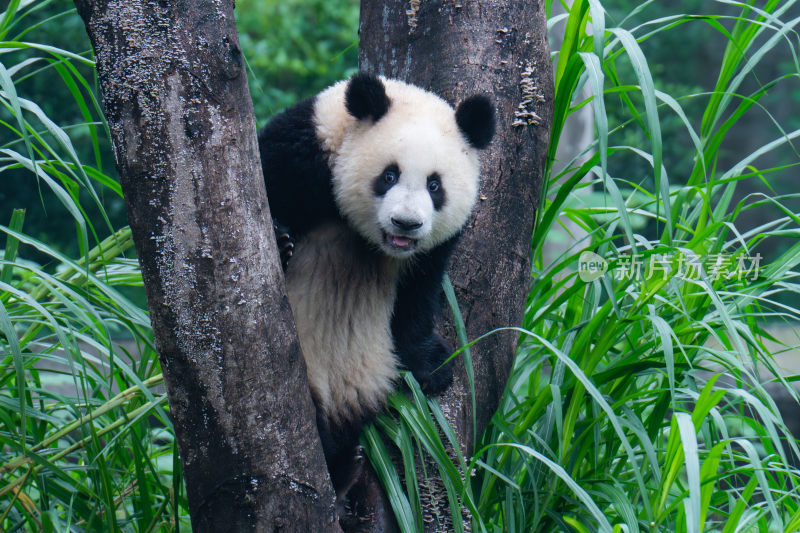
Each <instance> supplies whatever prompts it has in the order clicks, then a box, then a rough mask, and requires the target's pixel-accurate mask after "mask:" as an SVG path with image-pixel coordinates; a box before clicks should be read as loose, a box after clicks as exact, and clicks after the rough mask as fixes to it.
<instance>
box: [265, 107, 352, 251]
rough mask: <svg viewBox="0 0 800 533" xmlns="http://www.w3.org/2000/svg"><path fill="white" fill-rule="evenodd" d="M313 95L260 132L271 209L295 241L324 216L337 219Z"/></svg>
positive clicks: (322, 219) (276, 117)
mask: <svg viewBox="0 0 800 533" xmlns="http://www.w3.org/2000/svg"><path fill="white" fill-rule="evenodd" d="M314 100H315V99H314V98H310V99H308V100H305V101H303V102H300V103H299V104H297V105H296V106H294V107H291V108H289V109H287V110H286V111H284V112H283V113H280V114H279V115H276V116H275V117H274V118H273V119H272V120H271V121H270V122H269V124H267V125H266V127H265V128H264V129H262V130H261V132H260V133H259V135H258V146H259V149H260V151H261V167H262V169H263V171H264V181H265V182H266V185H267V197H268V198H269V210H270V212H271V214H272V218H273V219H275V221H276V223H277V224H280V225H282V226H284V227H288V233H289V234H290V235H291V237H292V238H294V239H295V240H299V239H300V237H302V236H303V235H305V234H306V233H308V231H309V230H311V229H313V228H314V227H315V226H317V225H319V224H320V223H322V222H324V221H326V220H336V219H339V218H341V217H340V215H339V211H338V210H337V209H336V204H335V202H334V199H333V185H332V183H331V171H330V168H328V161H327V158H326V157H325V154H324V153H323V151H322V147H321V146H320V143H319V140H318V139H317V134H316V131H315V129H314V122H313V117H314Z"/></svg>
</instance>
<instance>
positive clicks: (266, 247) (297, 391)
mask: <svg viewBox="0 0 800 533" xmlns="http://www.w3.org/2000/svg"><path fill="white" fill-rule="evenodd" d="M75 5H76V6H77V8H78V11H79V13H80V15H81V17H82V18H83V20H84V22H85V23H86V28H87V30H88V33H89V36H90V38H91V40H92V44H93V46H94V50H95V54H96V58H97V71H98V74H99V79H100V86H101V89H102V93H103V99H104V108H105V115H106V118H107V120H108V124H109V127H110V130H111V137H112V142H113V146H114V154H115V157H116V162H117V169H118V171H119V175H120V181H121V183H122V187H123V191H124V193H125V198H126V202H127V206H128V214H129V218H130V224H131V229H132V231H133V237H134V241H135V243H136V250H137V252H138V256H139V260H140V263H141V266H142V276H143V279H144V284H145V289H146V292H147V299H148V307H149V310H150V318H151V321H152V324H153V332H154V335H155V341H156V346H157V348H158V352H159V357H160V360H161V366H162V369H163V371H164V375H165V380H166V383H167V391H168V395H169V404H170V414H171V417H172V420H173V423H174V426H175V431H176V435H177V439H178V447H179V450H180V456H181V461H182V464H183V471H184V473H185V479H186V488H187V493H188V500H189V510H190V513H191V518H192V525H193V528H194V530H195V531H214V532H217V531H225V532H237V531H247V532H251V531H269V532H273V531H336V530H338V529H339V528H338V525H337V523H336V517H335V510H334V506H333V501H334V496H333V491H332V488H331V486H330V481H329V479H328V474H327V469H326V468H325V460H324V458H323V455H322V448H321V445H320V441H319V436H318V434H317V430H316V424H315V415H314V406H313V404H312V401H311V396H310V394H309V392H308V391H309V388H308V382H307V378H306V373H305V364H304V361H303V357H302V354H301V352H300V345H299V343H298V340H297V333H296V331H295V327H294V321H293V318H292V314H291V311H290V308H289V305H288V301H287V299H286V296H285V292H284V285H283V276H282V273H281V268H280V263H279V259H278V256H277V251H276V246H275V239H274V234H273V231H272V226H271V222H270V221H271V218H270V215H269V208H268V205H267V199H266V193H265V188H264V182H263V178H262V174H261V166H260V163H259V155H258V145H257V141H256V129H255V123H254V120H253V106H252V102H251V100H250V96H249V93H248V89H247V77H246V76H245V72H244V64H243V61H242V57H241V52H240V49H239V41H238V36H237V31H236V25H235V22H234V18H233V2H231V1H227V2H218V1H211V0H181V1H178V2H166V1H163V0H96V1H91V0H75Z"/></svg>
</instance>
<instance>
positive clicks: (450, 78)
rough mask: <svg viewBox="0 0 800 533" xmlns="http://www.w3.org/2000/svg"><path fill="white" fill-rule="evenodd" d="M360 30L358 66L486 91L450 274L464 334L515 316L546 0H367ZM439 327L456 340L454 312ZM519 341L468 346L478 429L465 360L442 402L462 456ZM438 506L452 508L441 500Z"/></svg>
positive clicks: (454, 96) (540, 91) (534, 181)
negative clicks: (488, 120)
mask: <svg viewBox="0 0 800 533" xmlns="http://www.w3.org/2000/svg"><path fill="white" fill-rule="evenodd" d="M359 36H360V42H359V66H360V68H361V70H366V71H369V72H374V73H378V74H383V75H385V76H388V77H393V78H400V79H402V80H405V81H408V82H411V83H414V84H416V85H419V86H421V87H424V88H427V89H429V90H432V91H433V92H435V93H437V94H439V95H441V96H443V97H444V98H445V99H446V100H448V101H450V102H451V103H453V104H456V103H457V102H459V101H461V100H463V99H464V98H465V97H467V96H469V95H471V94H474V93H477V92H482V93H486V94H489V95H492V96H493V98H494V102H495V104H496V109H497V119H498V129H497V135H496V137H495V139H494V141H493V142H492V144H491V146H490V148H489V149H488V151H486V152H485V153H484V154H483V157H482V168H483V174H482V185H481V193H480V194H481V195H480V201H479V204H478V206H477V209H476V212H475V214H474V216H473V217H472V219H471V220H470V222H469V224H468V226H467V228H466V231H465V233H464V236H463V238H462V239H461V242H460V244H459V247H458V249H457V250H456V252H455V254H454V257H453V260H452V262H451V265H450V268H449V275H450V279H451V281H452V283H453V286H454V287H455V291H456V296H457V299H458V303H459V306H460V309H461V312H462V314H463V316H464V321H465V323H466V326H467V334H468V337H469V338H470V339H474V338H476V337H478V336H480V335H482V334H484V333H486V332H488V331H491V330H492V329H494V328H498V327H502V326H515V325H518V324H520V322H521V320H522V316H523V312H524V307H525V295H526V294H527V289H528V283H529V280H530V260H529V258H530V253H529V249H530V238H531V234H532V229H533V222H534V215H535V209H536V206H537V205H538V200H539V192H540V188H541V180H542V173H543V169H544V162H545V156H546V152H547V143H548V141H549V136H550V125H551V122H552V102H553V80H552V70H551V65H550V57H549V48H548V45H547V32H546V26H545V15H544V2H543V1H542V0H526V1H524V2H516V1H508V0H481V1H475V0H448V1H433V0H429V1H425V2H420V1H410V2H399V1H397V0H362V2H361V25H360V31H359ZM444 328H445V331H447V332H448V333H449V337H450V340H451V341H453V342H454V344H456V342H455V335H454V329H453V327H452V323H451V322H450V321H449V320H445V324H444ZM516 342H517V335H516V334H513V333H503V334H496V335H493V336H491V337H489V338H488V339H486V340H484V341H482V342H481V343H480V344H478V345H476V346H475V347H474V348H473V349H472V358H473V363H474V374H475V389H476V412H475V421H476V426H475V427H473V423H472V421H473V413H472V400H471V397H470V389H469V382H468V379H467V376H466V373H465V371H464V367H463V364H458V365H457V369H456V379H455V382H454V385H453V386H452V387H451V389H450V390H449V391H448V392H447V393H446V394H445V395H443V396H442V398H440V402H441V404H442V407H443V409H444V412H445V414H446V415H447V417H448V419H449V421H450V423H451V424H452V425H453V427H454V428H455V430H456V433H457V435H458V437H459V442H460V443H461V445H462V447H463V450H462V451H464V452H465V453H466V454H467V455H468V456H469V454H470V453H471V452H472V450H473V447H474V445H475V442H474V438H473V435H477V436H478V437H480V435H481V433H482V432H483V431H484V429H485V428H486V426H487V424H488V423H489V420H490V418H491V417H492V415H493V413H494V412H495V410H496V409H497V406H498V401H499V399H500V396H501V394H502V392H503V389H504V387H505V384H506V380H507V379H508V375H509V372H510V369H511V365H512V361H513V356H514V352H515V349H516ZM428 472H431V470H430V469H429V470H428ZM441 492H442V494H438V495H436V494H434V495H432V499H433V500H434V501H433V502H429V503H430V504H431V505H433V506H437V507H438V506H439V505H440V503H439V502H442V503H444V504H445V505H446V501H447V500H446V496H445V495H444V494H443V489H442V491H441ZM440 510H441V511H443V512H442V514H443V515H445V516H446V515H447V513H448V510H447V509H446V508H445V509H440ZM431 524H432V525H431V528H434V527H437V526H435V525H433V524H435V521H433V522H431ZM446 526H447V524H439V526H438V527H444V528H446ZM377 530H378V529H376V528H373V531H377Z"/></svg>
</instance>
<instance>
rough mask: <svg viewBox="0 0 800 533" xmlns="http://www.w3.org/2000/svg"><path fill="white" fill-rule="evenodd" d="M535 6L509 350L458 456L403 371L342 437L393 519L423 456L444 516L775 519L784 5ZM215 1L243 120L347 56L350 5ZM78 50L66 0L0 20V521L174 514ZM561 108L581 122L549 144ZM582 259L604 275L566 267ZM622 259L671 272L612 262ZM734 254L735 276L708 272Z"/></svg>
mask: <svg viewBox="0 0 800 533" xmlns="http://www.w3.org/2000/svg"><path fill="white" fill-rule="evenodd" d="M547 5H548V16H549V17H550V24H549V28H550V31H551V38H552V42H554V43H562V44H560V52H559V53H558V54H554V62H555V72H556V100H555V102H554V105H555V117H556V118H555V122H554V132H553V144H552V146H551V150H550V154H549V156H550V157H549V162H548V175H547V176H548V181H547V183H546V187H545V191H544V194H543V195H542V204H541V205H540V206H538V207H539V211H538V223H537V228H536V231H535V233H534V235H533V236H532V240H531V253H532V257H533V258H534V269H533V272H532V283H531V289H530V293H529V295H528V300H529V302H530V305H529V309H528V312H527V313H526V316H525V318H524V322H523V324H522V326H521V328H519V333H520V349H519V353H518V357H517V362H516V365H515V369H514V372H513V374H512V377H511V380H510V382H509V387H508V389H507V391H506V394H505V396H504V401H503V405H502V407H501V409H500V411H499V412H498V414H497V416H496V417H495V419H494V421H493V424H492V426H491V427H490V429H489V430H488V431H487V433H486V434H485V435H484V436H483V438H482V441H481V447H480V449H479V450H477V451H476V453H475V456H474V457H457V458H456V460H455V462H453V460H452V459H451V458H450V457H449V456H448V454H447V453H446V449H447V448H450V447H451V446H452V442H448V440H449V439H452V432H450V431H448V428H447V426H446V424H445V423H444V422H443V421H444V417H443V416H442V414H441V412H440V411H439V409H438V406H437V404H436V402H435V400H428V399H425V398H424V396H422V394H421V393H420V392H419V390H418V389H417V388H416V387H415V384H414V383H413V380H411V378H408V379H409V384H410V386H411V388H412V391H414V394H412V395H411V396H410V397H409V396H406V395H401V394H397V395H394V396H393V397H392V398H391V400H390V406H389V408H388V409H387V413H386V414H385V415H384V416H382V417H381V418H380V419H379V420H378V423H377V424H376V425H375V426H374V427H371V428H370V429H369V430H368V431H367V433H366V434H365V437H364V439H365V444H367V446H368V451H369V454H370V459H371V460H372V462H373V465H375V467H376V469H377V470H378V472H379V474H380V476H381V478H382V480H383V482H384V484H385V486H386V487H387V492H388V494H389V495H390V499H391V501H392V504H393V507H394V509H395V513H396V516H397V518H398V522H399V523H400V525H401V528H402V529H403V530H404V531H415V530H418V529H421V528H422V526H423V522H422V513H421V509H422V507H423V504H422V502H423V501H424V500H425V494H424V492H425V489H424V487H423V488H422V489H421V490H420V489H418V488H417V487H416V483H414V482H409V483H406V482H405V481H404V480H406V479H409V480H414V479H416V475H415V472H412V471H411V470H413V469H414V462H413V461H412V460H410V457H411V456H412V455H413V454H414V453H428V454H430V455H431V456H432V457H433V458H434V460H435V461H436V463H437V467H438V468H439V470H440V473H441V475H442V478H443V480H444V482H445V484H446V488H447V491H448V501H447V502H442V503H441V505H440V506H438V507H436V508H437V509H438V512H439V513H440V516H438V517H437V518H436V519H437V520H438V521H439V522H440V523H442V524H448V527H450V528H452V529H453V530H456V531H462V530H465V529H466V528H467V527H468V526H471V529H472V530H475V531H581V532H582V531H653V532H655V531H664V530H672V531H678V532H683V531H686V532H696V531H722V532H733V531H759V532H766V531H770V532H771V531H785V532H791V531H798V530H800V494H798V481H800V478H799V477H798V475H799V474H800V472H798V469H797V467H798V457H800V452H798V447H797V441H796V439H795V438H794V436H792V435H791V433H790V432H789V431H788V428H787V426H786V423H785V421H784V419H783V417H782V415H781V412H780V410H779V409H778V406H777V405H776V403H775V401H774V400H773V397H775V396H776V395H780V396H781V397H782V398H789V399H790V400H791V402H793V403H792V404H791V405H792V408H793V409H794V411H797V403H796V402H797V394H796V392H795V391H794V388H793V387H792V386H791V382H792V381H795V380H796V376H793V375H787V374H786V372H781V371H780V370H779V369H778V368H777V367H776V364H775V357H776V356H780V355H781V354H782V353H783V352H785V353H794V352H793V351H792V350H793V349H794V348H795V345H796V344H797V338H796V333H794V334H793V335H789V336H787V335H786V334H785V332H786V331H791V332H794V331H796V328H797V322H798V308H797V301H798V300H797V293H798V285H797V282H796V280H795V277H796V267H797V264H798V263H799V262H800V244H798V241H797V237H798V236H800V228H799V227H798V226H799V225H800V218H799V217H798V194H797V193H796V190H797V188H796V185H795V183H796V173H797V165H798V163H800V158H799V157H798V155H799V154H798V152H797V149H796V144H795V138H796V137H797V136H800V80H799V79H798V78H800V62H799V61H798V55H797V52H798V40H799V39H798V35H797V32H796V29H797V24H798V23H799V22H800V19H799V18H798V17H799V16H800V9H798V7H797V4H796V2H794V1H791V0H782V1H780V0H764V1H759V2H736V1H732V0H719V1H711V0H664V1H658V2H654V1H646V2H634V1H631V0H604V1H600V0H575V1H574V2H573V3H572V5H571V7H569V8H567V6H564V7H565V9H566V12H563V11H560V10H559V9H558V6H557V5H556V6H553V5H552V2H551V1H548V2H547ZM236 11H237V16H238V19H239V28H240V32H241V42H242V47H243V51H244V54H245V57H246V59H247V61H248V68H249V72H250V80H251V81H250V84H251V92H252V94H253V98H254V102H255V108H256V115H257V119H258V122H259V125H263V124H264V123H265V122H266V121H267V120H268V119H269V117H270V116H271V115H272V114H274V113H275V112H278V111H280V110H281V109H283V108H285V107H286V106H288V105H291V104H292V103H294V102H295V101H298V100H299V99H302V98H305V97H308V96H311V95H313V94H315V93H316V92H318V91H319V90H321V89H322V88H324V87H325V86H327V85H329V84H330V83H332V82H334V81H336V80H338V79H341V78H344V77H346V76H348V75H349V74H351V73H352V72H354V71H355V70H356V68H357V61H356V56H357V55H356V51H357V25H358V3H357V2H354V1H342V2H326V1H324V0H282V1H273V0H239V2H237V8H236ZM378 31H379V30H378ZM91 58H92V56H91V50H90V47H89V43H88V39H87V38H86V35H85V32H84V29H83V25H82V22H81V21H80V19H79V17H78V16H77V14H76V13H75V12H74V9H73V8H72V4H71V2H68V1H67V0H11V1H10V2H9V3H8V6H7V7H6V11H5V12H4V13H2V14H0V103H2V106H0V246H3V248H2V252H1V253H2V256H1V257H2V261H0V267H1V268H0V365H1V366H0V528H2V530H3V531H39V530H42V531H68V530H70V531H72V530H74V531H136V532H145V531H179V530H181V529H183V530H184V531H189V530H190V528H189V524H188V519H187V516H188V513H187V508H186V501H185V491H184V489H183V484H182V480H181V475H180V470H179V462H178V459H177V453H176V450H175V447H174V442H173V432H172V427H171V424H170V421H169V417H168V415H167V413H168V405H167V403H166V399H165V395H164V393H163V387H162V383H161V375H160V368H159V365H158V362H157V357H156V355H155V352H154V349H153V346H152V339H151V333H150V327H149V321H148V318H147V316H146V313H145V306H144V297H143V291H142V287H141V277H140V274H139V271H138V265H137V262H136V260H135V257H134V255H133V251H132V242H131V239H130V233H129V230H128V229H127V228H126V216H125V212H124V203H123V201H122V198H121V193H120V189H119V186H118V184H117V183H116V179H115V172H114V165H113V157H112V152H111V149H110V145H109V141H108V134H107V130H106V125H105V123H104V121H103V117H102V113H101V111H100V109H101V108H100V105H99V102H98V96H97V90H96V82H95V78H94V71H93V66H92V61H91ZM581 113H585V114H589V116H590V117H591V121H590V122H591V123H592V124H593V128H592V135H591V137H590V141H589V142H588V143H587V144H586V145H585V146H580V147H579V150H578V151H577V152H574V153H571V154H568V155H563V154H560V160H558V161H557V157H556V149H557V148H558V147H559V146H560V145H561V146H562V147H563V146H564V145H565V144H568V143H569V141H570V139H569V137H570V136H571V135H573V133H572V132H573V131H574V130H573V129H571V128H572V126H571V125H570V123H571V121H573V120H574V119H576V118H577V117H578V116H579V115H580V114H581ZM578 133H581V132H578ZM555 229H559V231H554V230H555ZM545 236H547V238H545ZM559 239H560V241H561V242H560V247H559V246H555V247H554V245H558V244H559V242H557V241H559ZM554 250H555V251H554ZM584 250H591V251H594V252H596V253H598V254H600V255H601V256H602V257H604V258H606V259H607V260H608V261H609V271H608V273H607V274H606V275H604V276H602V277H600V278H599V279H596V280H594V281H590V282H585V281H583V280H582V279H581V278H580V277H579V276H578V275H577V274H578V273H577V264H578V258H579V255H580V253H581V252H582V251H584ZM632 254H637V255H636V256H637V257H639V258H640V259H641V260H642V261H643V262H650V263H652V262H653V261H654V260H655V259H656V258H657V257H660V258H661V259H660V261H661V263H660V264H666V265H668V268H667V269H665V270H664V272H663V273H662V272H661V271H659V272H658V275H657V276H650V277H649V278H648V277H647V276H646V275H645V274H643V275H641V276H636V277H633V278H627V277H625V276H619V275H615V273H616V274H619V272H620V271H621V270H622V267H623V265H624V262H625V261H626V260H627V259H629V258H630V257H631V255H632ZM756 254H761V256H763V260H762V261H761V263H760V265H759V269H758V270H757V271H756V270H751V271H750V272H749V275H748V276H730V277H726V275H722V276H718V275H717V271H716V270H714V265H717V267H718V268H719V267H720V266H721V265H722V261H725V262H726V265H727V266H726V268H727V269H728V270H726V271H724V272H723V274H728V273H730V272H728V271H729V270H730V269H731V264H735V263H736V262H738V261H739V260H740V259H742V260H745V259H746V260H747V263H748V265H750V266H752V261H750V258H751V257H754V256H755V255H756ZM692 257H697V258H699V260H700V262H701V264H702V265H703V266H704V268H701V269H699V270H697V271H696V272H695V273H693V274H692V275H688V274H687V273H686V272H685V271H684V272H680V270H679V266H680V263H681V261H686V260H687V259H688V258H692ZM720 258H723V259H720ZM728 261H730V263H728ZM648 264H649V263H648ZM451 304H454V302H452V301H451ZM453 312H454V313H455V314H456V316H458V309H457V306H455V305H453ZM775 331H781V332H782V336H781V338H776V336H775V335H774V332H775ZM487 334H492V332H487ZM787 337H788V341H787ZM467 341H471V342H475V341H476V339H462V343H463V344H467ZM477 341H478V342H479V340H477ZM462 356H468V349H466V350H464V351H461V352H459V353H458V355H457V357H462ZM466 361H467V364H468V361H469V359H468V357H467V358H466ZM768 391H769V393H768ZM776 391H777V392H776ZM792 414H794V413H792ZM794 416H796V414H794ZM393 446H396V447H397V448H399V450H400V451H401V453H402V454H403V455H404V457H405V458H406V460H405V461H404V463H403V465H402V468H400V469H399V471H398V468H397V467H396V466H395V465H393V464H391V463H390V462H389V461H388V460H387V457H388V452H387V448H389V447H393ZM455 448H456V449H457V447H455ZM464 509H466V511H464Z"/></svg>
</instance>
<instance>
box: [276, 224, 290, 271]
mask: <svg viewBox="0 0 800 533" xmlns="http://www.w3.org/2000/svg"><path fill="white" fill-rule="evenodd" d="M272 228H273V229H274V230H275V240H276V241H277V243H278V252H280V255H281V266H282V267H283V271H284V272H286V267H288V266H289V259H291V258H292V255H293V254H294V238H293V237H292V235H291V234H290V233H289V227H288V226H284V225H283V224H281V223H280V222H278V221H277V220H274V219H273V220H272Z"/></svg>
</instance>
